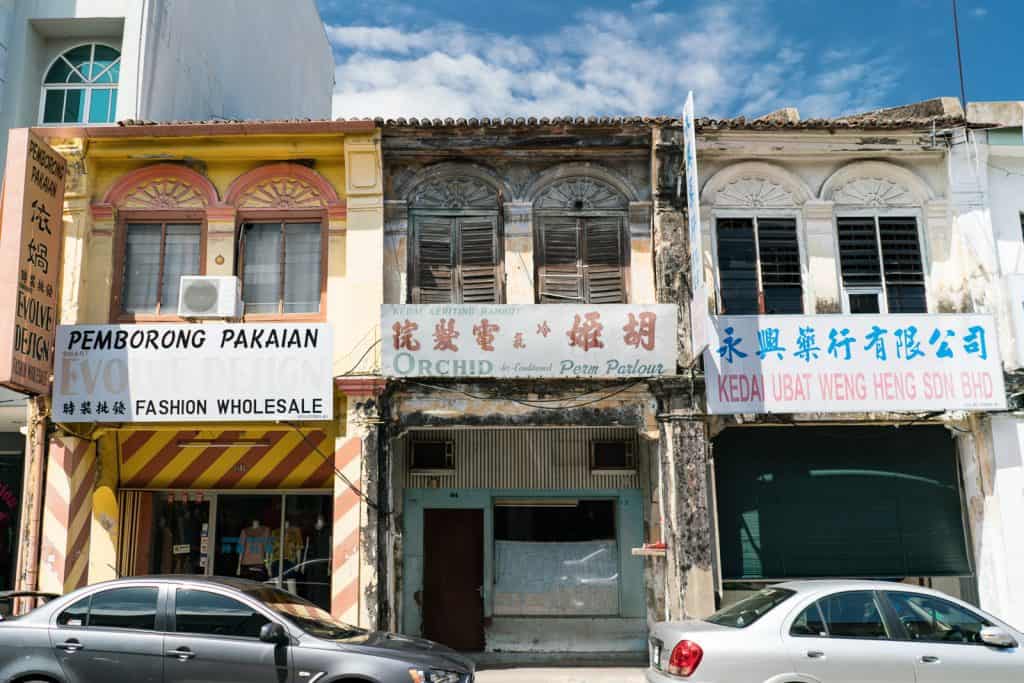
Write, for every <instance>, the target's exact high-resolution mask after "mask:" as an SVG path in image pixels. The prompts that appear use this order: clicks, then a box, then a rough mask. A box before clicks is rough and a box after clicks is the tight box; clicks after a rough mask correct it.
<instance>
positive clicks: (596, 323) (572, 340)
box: [565, 311, 604, 351]
mask: <svg viewBox="0 0 1024 683" xmlns="http://www.w3.org/2000/svg"><path fill="white" fill-rule="evenodd" d="M603 330H604V325H603V324H602V323H601V314H600V313H599V312H597V311H594V312H592V313H584V314H583V317H582V318H581V317H580V315H579V314H578V313H577V314H576V317H575V319H574V320H573V323H572V329H571V330H569V331H568V332H566V333H565V335H566V336H567V337H569V346H576V347H579V348H581V349H583V350H584V351H589V350H590V349H603V348H604V342H603V341H601V332H602V331H603Z"/></svg>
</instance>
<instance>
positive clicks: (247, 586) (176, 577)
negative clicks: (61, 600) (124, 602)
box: [89, 574, 267, 591]
mask: <svg viewBox="0 0 1024 683" xmlns="http://www.w3.org/2000/svg"><path fill="white" fill-rule="evenodd" d="M154 582H156V583H190V584H204V585H208V586H222V587H227V588H234V589H235V590H240V591H251V590H253V589H257V588H266V587H267V585H266V584H264V583H260V582H259V581H251V580H249V579H239V578H236V577H233V576H203V575H202V574H150V575H147V576H132V577H124V578H120V579H112V580H110V581H104V582H102V583H96V584H92V585H90V586H89V588H96V587H98V586H104V587H108V586H117V585H131V584H136V583H154Z"/></svg>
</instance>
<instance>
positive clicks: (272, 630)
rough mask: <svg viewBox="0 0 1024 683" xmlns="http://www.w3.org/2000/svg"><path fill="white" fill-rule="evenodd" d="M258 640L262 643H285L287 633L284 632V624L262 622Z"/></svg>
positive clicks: (286, 642) (286, 641)
mask: <svg viewBox="0 0 1024 683" xmlns="http://www.w3.org/2000/svg"><path fill="white" fill-rule="evenodd" d="M260 640H262V641H263V642H264V643H273V644H274V645H287V644H288V634H287V633H286V632H285V630H284V626H281V624H278V623H277V622H273V621H272V622H270V623H267V624H263V626H262V627H261V628H260Z"/></svg>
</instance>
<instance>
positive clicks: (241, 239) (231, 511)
mask: <svg viewBox="0 0 1024 683" xmlns="http://www.w3.org/2000/svg"><path fill="white" fill-rule="evenodd" d="M39 132H40V134H42V135H45V136H46V138H47V139H48V141H49V142H50V144H51V145H53V146H55V147H56V149H57V150H59V151H60V153H62V154H63V155H64V156H65V157H66V158H67V159H68V160H69V165H70V168H71V171H70V173H69V177H68V185H67V192H66V194H65V214H64V255H63V263H62V270H63V283H62V288H61V308H60V316H61V322H62V323H63V324H64V325H67V326H70V327H68V328H66V329H65V330H64V336H63V337H59V339H58V347H57V348H56V350H55V381H54V400H53V403H52V405H51V406H50V409H49V418H50V420H51V421H52V423H53V429H52V432H51V433H50V436H49V437H48V439H47V441H46V444H45V449H46V450H45V458H46V461H47V462H46V468H45V471H46V480H45V485H44V487H43V490H44V492H45V493H44V498H43V509H42V510H41V511H40V513H39V514H36V515H31V514H29V515H25V527H24V530H23V537H24V538H25V539H26V542H25V543H24V544H23V545H22V557H21V558H20V559H21V563H22V565H21V566H22V567H23V568H24V571H22V572H21V578H22V579H23V584H22V585H23V586H24V587H25V588H28V589H33V588H36V587H38V588H39V589H41V590H47V591H55V592H59V593H62V592H66V591H69V590H72V589H75V588H77V587H80V586H82V585H85V584H86V583H95V582H97V581H101V580H105V579H110V578H114V577H115V576H117V575H123V576H133V575H145V574H152V573H199V574H217V575H228V576H243V577H247V578H255V579H266V578H268V577H274V576H278V575H280V574H281V573H282V572H287V571H288V570H289V569H290V568H291V567H292V566H293V565H295V564H303V567H302V569H301V573H300V574H298V575H296V574H294V573H293V574H290V575H289V574H285V579H286V580H287V579H288V578H295V579H296V582H295V584H289V583H288V582H287V581H286V582H285V585H286V587H288V586H289V585H291V586H292V587H293V588H295V589H296V590H297V591H298V592H299V593H300V594H301V595H303V596H304V597H308V598H310V599H312V600H314V601H315V602H316V603H317V604H319V605H321V606H322V607H324V608H325V609H329V610H331V611H332V612H333V613H334V614H335V615H336V616H339V617H341V618H343V619H345V620H347V621H348V622H350V623H360V624H365V625H374V624H375V621H374V619H375V616H376V606H377V596H376V587H375V585H374V583H373V581H374V576H375V572H376V570H375V567H374V563H375V561H376V559H375V558H376V550H375V545H374V544H375V533H376V518H375V517H374V511H373V508H372V506H371V503H372V496H374V495H375V493H374V492H372V491H369V492H368V491H365V490H360V489H359V486H360V485H361V482H362V481H363V479H364V477H363V468H364V467H365V461H364V456H365V455H366V454H367V453H368V452H370V451H372V449H373V444H374V443H375V441H374V439H375V431H376V427H375V426H374V425H373V424H372V422H371V421H370V420H369V419H368V416H369V414H371V413H372V412H373V410H372V406H373V401H372V398H373V395H374V393H375V392H376V391H377V390H378V389H379V382H376V381H374V379H373V377H372V374H373V370H374V367H375V365H376V358H375V356H374V355H373V354H372V353H368V351H370V350H372V349H373V348H374V344H373V342H374V339H376V336H377V329H378V325H379V311H380V304H381V301H382V298H381V297H382V286H381V277H380V267H381V266H380V254H381V253H382V234H383V233H382V229H381V226H382V213H381V212H382V203H381V187H382V185H381V172H380V169H381V162H380V143H379V135H378V133H377V131H376V128H375V127H374V124H373V123H372V122H369V121H352V122H332V121H297V122H289V121H280V122H245V123H236V122H211V123H186V124H129V125H124V126H118V127H92V128H64V129H42V130H40V131H39ZM186 276H225V277H229V278H230V277H233V276H234V277H237V278H238V281H239V282H240V285H241V286H240V296H241V301H242V303H243V304H244V309H243V313H242V314H241V315H240V316H238V315H237V314H236V313H230V314H224V313H218V314H216V315H215V316H214V317H213V318H212V319H204V320H199V319H196V318H195V317H191V316H192V314H190V313H188V312H187V311H189V310H192V308H194V307H197V306H198V307H203V306H210V305H211V303H212V302H213V301H223V300H224V297H221V296H220V294H217V293H214V294H211V291H210V289H209V288H210V287H213V286H217V287H221V286H222V285H223V282H221V283H220V284H218V282H219V281H214V282H210V281H204V282H201V283H199V284H201V285H203V286H202V287H200V288H199V289H196V290H194V291H193V290H190V289H187V288H186V287H185V286H184V283H185V281H184V278H185V277H186ZM228 285H229V291H228V292H227V293H226V297H227V302H228V303H229V304H233V303H234V295H235V291H236V290H234V283H233V281H228ZM179 288H180V289H179ZM218 291H219V290H218ZM179 295H180V298H179ZM211 296H212V298H211ZM218 297H219V298H218ZM219 305H220V304H218V306H219ZM179 306H185V308H184V309H183V308H180V307H179ZM195 315H196V316H198V314H195ZM231 318H234V322H241V323H243V324H244V326H245V327H244V328H239V327H237V326H229V325H225V324H224V323H225V322H231V320H230V319H231ZM258 330H259V334H260V335H262V336H261V337H260V338H259V340H257V338H256V336H255V335H256V334H257V331H258ZM332 331H333V335H332ZM229 333H230V334H231V335H233V336H232V337H231V338H230V339H228V338H227V337H225V336H223V335H227V334H229ZM246 333H248V334H249V335H250V336H249V337H248V339H245V337H244V335H245V334H246ZM118 334H121V335H123V336H122V338H121V341H122V346H121V347H118V346H117V343H118V342H117V341H116V340H117V339H118V337H117V335H118ZM111 339H113V340H114V341H113V342H111ZM217 339H220V343H219V344H218V343H216V340H217ZM275 340H277V341H275ZM282 340H286V341H282ZM202 341H205V342H206V344H205V346H204V345H203V344H202V343H200V342H202ZM112 344H113V345H112ZM125 346H126V347H127V350H126V348H125ZM275 354H277V355H275ZM199 363H201V365H197V364H199ZM197 367H201V368H202V369H201V371H198V372H197V370H196V368H197ZM296 377H298V378H299V379H298V380H296V379H295V378H296ZM296 383H298V384H300V385H304V386H300V387H299V389H298V391H299V392H300V393H301V392H306V394H302V396H308V397H309V402H308V403H307V404H305V405H299V406H298V407H296V404H295V403H294V402H289V401H284V400H282V402H278V401H277V400H276V398H275V397H279V396H281V394H279V393H275V392H278V391H283V389H282V387H285V386H291V385H294V384H296ZM119 392H120V393H119ZM125 392H127V393H125ZM218 392H223V393H218ZM108 395H110V399H109V400H108ZM218 395H223V396H226V397H230V398H231V399H233V400H236V403H235V404H228V407H227V408H221V407H220V405H219V401H217V400H215V398H214V397H216V396H218ZM267 397H270V398H271V399H274V400H269V401H268V400H266V398H267ZM300 397H301V396H300ZM285 398H288V399H291V398H295V397H294V396H287V397H285ZM139 399H145V400H139ZM244 399H253V400H252V401H250V402H248V403H246V402H245V400H244ZM296 413H298V415H296ZM38 417H44V416H38ZM42 454H43V449H42V448H40V449H39V456H42ZM35 457H37V456H36V454H35V451H33V452H32V453H31V454H30V458H35ZM30 466H31V464H30ZM348 482H354V483H353V484H352V485H351V486H350V485H349V483H348ZM368 501H369V502H368ZM33 524H38V526H33ZM296 586H297V588H296Z"/></svg>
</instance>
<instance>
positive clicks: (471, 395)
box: [406, 380, 642, 410]
mask: <svg viewBox="0 0 1024 683" xmlns="http://www.w3.org/2000/svg"><path fill="white" fill-rule="evenodd" d="M406 381H407V382H408V383H409V384H415V385H417V386H421V387H426V388H428V389H434V390H436V391H447V392H450V393H454V394H461V395H463V396H466V397H468V398H472V399H474V400H477V401H512V402H513V403H518V404H520V405H524V406H527V407H529V408H537V409H539V410H570V409H574V408H582V407H584V406H589V405H592V404H594V403H600V402H601V401H606V400H608V399H609V398H613V397H615V396H618V395H619V394H621V393H624V392H626V391H628V390H630V389H632V388H633V387H635V386H637V385H638V384H642V382H630V383H629V384H627V385H625V386H621V387H618V388H617V389H615V390H613V391H611V392H609V393H607V394H604V395H602V396H598V397H597V398H595V399H592V400H589V401H583V402H582V403H574V404H566V405H558V406H549V405H544V403H542V402H541V401H540V400H537V401H532V400H530V401H527V400H523V399H518V398H513V397H510V396H488V395H487V394H474V393H472V392H469V391H464V390H462V389H456V388H454V387H446V386H443V385H439V384H427V383H426V382H417V381H415V380H406ZM593 393H594V392H587V393H585V394H578V395H577V397H576V398H582V397H583V396H589V395H591V394H593ZM552 400H555V401H561V402H565V401H571V400H573V399H549V400H547V401H546V402H550V401H552Z"/></svg>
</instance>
